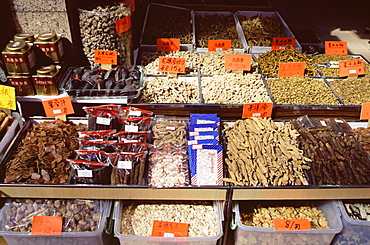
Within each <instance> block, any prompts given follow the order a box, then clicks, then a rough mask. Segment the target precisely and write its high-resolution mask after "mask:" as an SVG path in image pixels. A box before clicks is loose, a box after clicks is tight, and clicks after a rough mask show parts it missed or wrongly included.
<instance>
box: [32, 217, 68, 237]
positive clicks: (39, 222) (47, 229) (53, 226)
mask: <svg viewBox="0 0 370 245" xmlns="http://www.w3.org/2000/svg"><path fill="white" fill-rule="evenodd" d="M62 223H63V222H62V217H59V216H33V219H32V229H31V235H34V236H60V235H62Z"/></svg>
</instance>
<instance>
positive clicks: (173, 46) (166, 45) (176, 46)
mask: <svg viewBox="0 0 370 245" xmlns="http://www.w3.org/2000/svg"><path fill="white" fill-rule="evenodd" d="M159 50H161V51H165V52H169V51H177V50H180V39H178V38H157V51H159Z"/></svg>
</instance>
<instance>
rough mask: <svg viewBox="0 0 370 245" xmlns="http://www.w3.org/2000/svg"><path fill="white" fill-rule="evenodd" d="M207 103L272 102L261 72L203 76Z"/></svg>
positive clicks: (203, 91)
mask: <svg viewBox="0 0 370 245" xmlns="http://www.w3.org/2000/svg"><path fill="white" fill-rule="evenodd" d="M201 84H202V95H203V100H204V103H206V104H246V103H254V102H256V103H258V102H271V99H270V96H269V95H268V92H267V89H266V86H265V84H264V82H263V80H262V78H261V75H260V74H244V75H242V74H234V73H231V74H227V75H226V74H225V75H214V76H211V77H202V78H201Z"/></svg>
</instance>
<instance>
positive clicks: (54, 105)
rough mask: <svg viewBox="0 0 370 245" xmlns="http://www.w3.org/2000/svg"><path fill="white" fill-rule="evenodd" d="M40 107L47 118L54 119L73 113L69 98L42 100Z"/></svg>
mask: <svg viewBox="0 0 370 245" xmlns="http://www.w3.org/2000/svg"><path fill="white" fill-rule="evenodd" d="M42 105H43V107H44V111H45V114H46V116H47V117H56V116H61V115H69V114H73V113H74V110H73V106H72V102H71V98H70V97H69V96H65V97H61V98H55V99H51V100H43V101H42Z"/></svg>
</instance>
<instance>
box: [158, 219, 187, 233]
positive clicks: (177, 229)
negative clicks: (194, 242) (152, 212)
mask: <svg viewBox="0 0 370 245" xmlns="http://www.w3.org/2000/svg"><path fill="white" fill-rule="evenodd" d="M188 228H189V224H187V223H177V222H168V221H159V220H154V221H153V230H152V236H153V237H187V236H188Z"/></svg>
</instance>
